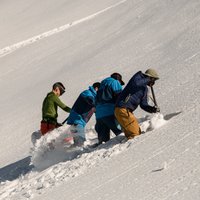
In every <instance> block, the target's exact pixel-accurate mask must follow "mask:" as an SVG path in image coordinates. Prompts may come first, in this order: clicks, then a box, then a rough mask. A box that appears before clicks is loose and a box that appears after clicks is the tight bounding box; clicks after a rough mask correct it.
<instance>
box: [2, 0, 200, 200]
mask: <svg viewBox="0 0 200 200" xmlns="http://www.w3.org/2000/svg"><path fill="white" fill-rule="evenodd" d="M199 10H200V1H199V0H190V1H186V0H165V1H163V0H149V1H144V0H121V1H120V0H76V1H74V0H59V1H55V0H43V1H39V0H29V1H27V0H18V1H12V0H1V1H0V27H1V31H0V90H1V91H2V94H1V100H0V110H1V116H0V127H1V128H0V137H1V140H0V199H1V200H15V199H19V200H21V199H34V200H39V199H43V200H47V199H48V200H49V199H60V200H64V199H71V200H72V199H73V200H78V199H80V200H84V199H87V200H97V199H98V200H100V199H106V200H116V199H119V200H128V199H130V200H167V199H168V200H172V199H173V200H174V199H176V200H199V199H200V123H199V122H200V120H199V119H200V101H199V98H200V81H199V80H200V68H199V63H200V50H199V44H200V34H199V32H200V12H199ZM149 67H152V68H155V69H156V70H157V71H158V73H159V75H160V79H159V80H158V81H157V82H156V84H155V86H154V90H155V94H156V98H157V102H158V104H159V107H160V109H161V113H160V114H152V115H150V114H147V113H146V112H144V111H143V110H141V109H140V108H138V109H137V111H136V112H135V115H136V117H137V118H138V120H139V122H140V125H141V128H142V130H143V131H144V132H145V133H144V134H141V135H140V136H138V137H135V138H134V139H132V140H128V141H125V140H124V135H123V134H121V135H119V136H117V137H113V138H112V139H111V140H110V141H109V142H107V143H105V144H103V145H101V146H99V147H98V148H96V149H81V148H80V149H76V150H74V151H70V152H69V150H66V149H63V148H61V147H59V145H57V146H56V148H55V149H54V150H53V151H51V152H48V155H47V154H45V155H44V152H46V148H47V147H48V145H47V144H48V141H49V140H52V139H56V141H57V142H58V143H57V144H61V143H60V141H62V140H60V138H62V137H60V135H62V134H64V133H65V131H66V130H68V126H67V125H65V126H63V127H61V128H59V129H57V130H54V131H53V132H52V134H51V135H48V136H45V137H43V138H42V139H41V140H40V141H38V143H37V145H36V147H35V148H33V146H32V144H31V134H32V132H34V131H36V130H38V129H39V125H40V120H41V106H42V101H43V99H44V97H45V95H46V93H47V92H49V91H50V90H51V86H52V84H53V83H54V82H56V81H61V82H63V83H64V85H65V86H66V93H65V94H64V95H63V96H62V97H61V99H62V100H63V101H64V102H65V103H66V104H67V105H68V106H72V105H73V102H74V101H75V100H76V98H77V96H78V95H79V93H80V92H81V91H82V90H84V89H86V88H87V87H88V86H89V85H91V84H92V83H93V82H95V81H101V80H102V79H103V78H106V77H108V76H109V75H110V74H111V73H113V72H119V73H121V74H122V75H123V79H124V81H125V82H126V83H127V82H128V80H129V79H130V78H131V77H132V75H133V74H134V73H136V72H137V71H139V70H141V71H145V70H146V69H147V68H149ZM66 117H67V115H66V113H64V112H63V111H61V110H59V121H63V120H64V119H65V118H66ZM94 125H95V118H94V117H93V118H92V119H91V121H90V122H89V124H88V125H87V141H86V144H90V143H91V142H94V141H95V138H96V133H95V131H94ZM43 155H44V156H43ZM42 156H43V157H42ZM34 165H35V167H34Z"/></svg>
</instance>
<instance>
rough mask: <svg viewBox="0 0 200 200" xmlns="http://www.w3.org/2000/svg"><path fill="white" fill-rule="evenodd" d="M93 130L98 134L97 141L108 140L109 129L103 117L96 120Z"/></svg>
mask: <svg viewBox="0 0 200 200" xmlns="http://www.w3.org/2000/svg"><path fill="white" fill-rule="evenodd" d="M95 130H96V132H97V134H98V140H99V143H102V142H107V141H108V140H110V129H109V128H108V127H107V125H106V124H105V123H104V120H103V119H97V120H96V124H95Z"/></svg>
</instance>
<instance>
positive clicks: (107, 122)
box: [102, 115, 122, 136]
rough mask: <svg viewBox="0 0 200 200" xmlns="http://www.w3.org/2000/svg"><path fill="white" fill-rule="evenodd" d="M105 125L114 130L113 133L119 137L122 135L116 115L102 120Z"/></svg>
mask: <svg viewBox="0 0 200 200" xmlns="http://www.w3.org/2000/svg"><path fill="white" fill-rule="evenodd" d="M102 120H103V122H104V124H105V125H106V126H107V127H108V128H109V129H110V130H112V132H113V133H114V134H115V135H116V136H117V135H119V134H120V133H122V130H121V127H120V124H119V123H118V121H117V120H116V118H115V116H114V115H111V116H107V117H104V118H102Z"/></svg>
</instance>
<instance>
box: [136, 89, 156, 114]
mask: <svg viewBox="0 0 200 200" xmlns="http://www.w3.org/2000/svg"><path fill="white" fill-rule="evenodd" d="M140 107H141V108H142V109H143V110H145V111H146V112H149V113H155V112H157V110H156V108H155V106H150V105H149V104H148V102H147V91H145V95H144V97H143V98H142V101H141V103H140Z"/></svg>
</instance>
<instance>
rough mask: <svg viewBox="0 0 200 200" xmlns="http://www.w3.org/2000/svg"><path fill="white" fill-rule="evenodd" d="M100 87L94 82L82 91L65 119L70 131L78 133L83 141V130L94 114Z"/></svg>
mask: <svg viewBox="0 0 200 200" xmlns="http://www.w3.org/2000/svg"><path fill="white" fill-rule="evenodd" d="M99 87H100V83H99V82H95V83H94V84H93V85H92V86H90V87H89V89H87V90H84V91H83V92H82V93H81V94H80V95H79V96H78V98H77V100H76V101H75V103H74V105H73V106H72V109H71V111H70V114H69V117H68V119H67V124H69V125H72V127H71V131H72V132H78V135H79V136H81V137H82V139H83V140H85V131H84V128H85V126H86V124H87V122H88V121H89V120H90V118H91V117H92V115H93V113H94V112H95V104H96V94H97V91H98V89H99Z"/></svg>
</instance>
